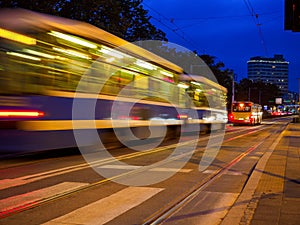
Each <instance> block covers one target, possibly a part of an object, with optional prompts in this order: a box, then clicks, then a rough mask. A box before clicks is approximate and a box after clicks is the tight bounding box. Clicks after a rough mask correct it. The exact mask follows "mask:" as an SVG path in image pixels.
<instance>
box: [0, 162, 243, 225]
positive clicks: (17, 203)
mask: <svg viewBox="0 0 300 225" xmlns="http://www.w3.org/2000/svg"><path fill="white" fill-rule="evenodd" d="M101 167H102V168H107V169H116V170H124V171H126V170H129V169H138V168H140V166H133V165H122V166H116V165H105V166H104V165H103V166H101ZM151 170H152V171H154V172H170V171H173V170H174V171H175V170H176V171H177V169H175V168H151ZM191 171H192V169H180V170H179V171H177V172H180V173H189V172H191ZM214 172H215V171H214V170H206V171H203V173H207V174H210V173H214ZM228 174H230V175H241V174H240V173H238V172H237V173H235V172H228ZM47 176H48V174H47ZM15 179H16V180H17V181H18V182H19V183H18V185H22V184H26V182H25V181H22V179H19V178H15ZM30 179H31V177H30ZM16 180H15V181H16ZM1 182H2V185H0V186H1V187H2V189H6V188H10V187H14V185H10V184H11V183H12V182H13V180H9V179H6V180H2V181H1ZM6 182H7V183H6ZM89 185H90V183H83V182H62V183H58V184H55V185H52V186H49V187H45V188H41V189H37V190H34V191H31V192H27V193H24V194H19V195H15V196H11V197H8V198H2V199H0V215H5V214H6V213H7V212H11V211H13V210H15V209H20V208H22V207H28V206H31V205H34V204H37V203H39V202H43V201H44V200H47V199H49V198H55V197H56V196H60V195H63V194H65V193H68V192H69V193H70V192H72V191H76V190H79V189H81V188H85V187H87V186H89ZM164 190H165V188H163V187H134V186H129V187H125V188H124V189H122V190H120V191H118V192H116V193H114V194H111V195H109V196H107V197H104V198H102V199H100V200H97V201H95V202H92V203H90V204H88V205H85V206H83V207H81V208H78V209H76V210H74V211H71V212H69V213H67V214H65V215H63V216H60V217H57V218H54V219H52V220H50V221H48V222H45V223H44V224H43V225H62V224H64V225H65V224H86V225H89V224H90V225H97V224H99V225H100V224H105V223H107V222H109V221H111V220H113V219H115V218H116V217H118V216H120V215H122V214H124V213H125V212H127V211H129V210H131V209H133V208H134V207H136V206H138V205H141V204H143V203H144V202H145V201H147V200H149V199H151V198H152V197H154V196H155V195H157V194H159V193H161V192H163V191H164Z"/></svg>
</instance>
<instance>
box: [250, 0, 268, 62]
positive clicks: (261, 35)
mask: <svg viewBox="0 0 300 225" xmlns="http://www.w3.org/2000/svg"><path fill="white" fill-rule="evenodd" d="M244 3H245V5H246V7H247V9H248V10H249V12H250V14H251V16H252V18H253V21H254V23H255V25H256V27H257V29H258V35H259V38H260V40H261V44H262V46H263V48H264V51H265V54H266V56H268V50H267V46H266V43H265V40H264V36H263V33H262V29H261V26H262V24H261V23H260V21H259V14H257V13H255V11H254V8H253V7H252V5H251V2H250V0H244Z"/></svg>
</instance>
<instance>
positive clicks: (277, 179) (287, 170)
mask: <svg viewBox="0 0 300 225" xmlns="http://www.w3.org/2000/svg"><path fill="white" fill-rule="evenodd" d="M273 145H274V147H273V151H270V152H269V153H268V152H267V153H265V155H264V156H265V160H264V158H263V157H262V159H261V160H260V161H259V163H258V164H257V166H256V167H255V170H254V171H253V174H252V175H251V179H249V181H248V183H247V185H246V187H245V190H246V191H245V192H244V191H243V192H242V193H241V195H240V197H239V199H238V200H237V202H236V204H235V205H234V207H232V209H231V210H230V211H229V212H228V214H227V216H226V217H225V218H224V220H223V221H222V223H221V224H222V225H227V224H228V225H229V224H231V225H237V224H239V225H249V224H250V225H296V224H297V225H298V224H300V160H299V159H300V158H299V157H300V123H290V124H289V125H288V126H287V128H286V130H285V131H284V132H283V133H282V134H281V137H280V138H278V143H274V144H273ZM273 145H272V146H273ZM272 146H271V147H270V149H272ZM267 154H269V155H267Z"/></svg>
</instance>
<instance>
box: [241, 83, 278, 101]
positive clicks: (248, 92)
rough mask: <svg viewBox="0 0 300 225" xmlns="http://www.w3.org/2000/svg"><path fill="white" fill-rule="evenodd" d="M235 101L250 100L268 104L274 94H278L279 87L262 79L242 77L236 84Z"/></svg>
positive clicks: (273, 97)
mask: <svg viewBox="0 0 300 225" xmlns="http://www.w3.org/2000/svg"><path fill="white" fill-rule="evenodd" d="M236 91H237V94H236V96H237V98H236V100H237V101H252V102H255V103H259V104H261V105H270V102H271V101H273V102H274V99H275V97H276V96H279V94H280V91H279V88H278V87H277V86H276V85H275V84H270V83H264V82H262V81H254V82H253V81H252V80H249V79H246V78H244V79H242V80H241V81H240V83H239V84H238V85H237V88H236Z"/></svg>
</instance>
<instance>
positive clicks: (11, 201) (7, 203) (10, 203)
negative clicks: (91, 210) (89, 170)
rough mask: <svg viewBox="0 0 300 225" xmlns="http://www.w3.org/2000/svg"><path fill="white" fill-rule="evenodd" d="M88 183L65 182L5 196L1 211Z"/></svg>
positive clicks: (0, 204) (0, 202) (2, 200)
mask: <svg viewBox="0 0 300 225" xmlns="http://www.w3.org/2000/svg"><path fill="white" fill-rule="evenodd" d="M85 185H88V184H87V183H75V182H63V183H60V184H57V185H54V186H50V187H47V188H42V189H39V190H36V191H32V192H28V193H25V194H21V195H15V196H12V197H8V198H4V199H1V200H0V212H4V211H7V210H12V209H14V208H18V207H21V206H23V205H27V204H30V203H33V202H36V201H39V200H42V199H46V198H49V197H52V196H55V195H59V194H62V193H64V192H67V191H71V190H75V189H77V188H78V187H82V186H85Z"/></svg>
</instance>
